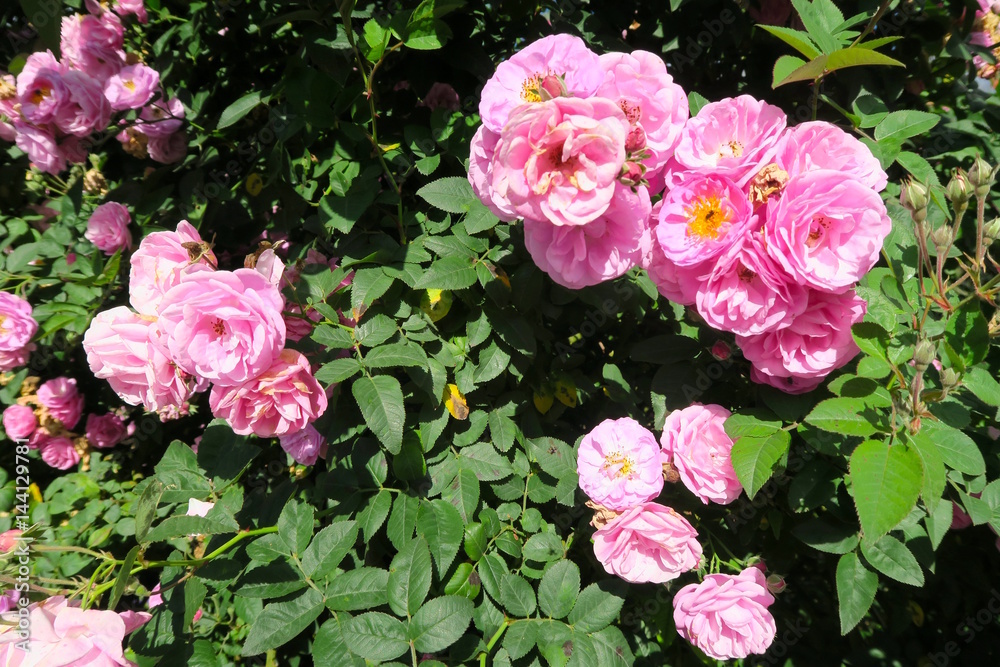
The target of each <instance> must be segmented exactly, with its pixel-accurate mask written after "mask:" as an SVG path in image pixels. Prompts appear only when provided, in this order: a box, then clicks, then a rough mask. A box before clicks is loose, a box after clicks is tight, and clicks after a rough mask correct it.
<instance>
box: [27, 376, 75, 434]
mask: <svg viewBox="0 0 1000 667" xmlns="http://www.w3.org/2000/svg"><path fill="white" fill-rule="evenodd" d="M38 402H39V403H41V404H42V405H44V406H45V407H46V408H47V409H48V411H49V414H50V415H52V416H53V417H55V418H56V419H58V420H59V421H60V422H62V425H63V426H65V427H66V428H68V429H71V428H73V427H74V426H76V424H77V422H79V421H80V416H81V415H82V414H83V396H81V395H80V392H79V391H78V390H77V388H76V380H74V379H72V378H67V377H58V378H55V379H54V380H49V381H48V382H45V383H43V384H42V386H40V387H39V388H38Z"/></svg>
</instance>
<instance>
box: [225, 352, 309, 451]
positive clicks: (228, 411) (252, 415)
mask: <svg viewBox="0 0 1000 667" xmlns="http://www.w3.org/2000/svg"><path fill="white" fill-rule="evenodd" d="M209 404H210V405H211V406H212V414H214V415H215V416H216V417H220V418H222V419H225V420H226V421H227V422H229V425H230V426H231V427H232V429H233V430H234V431H235V432H236V433H237V434H239V435H249V434H250V433H254V434H256V435H258V436H260V437H262V438H273V437H275V436H282V435H287V434H289V433H295V432H296V431H301V430H302V429H304V428H305V427H306V426H308V425H309V422H311V421H314V420H315V419H318V418H319V417H320V416H321V415H322V414H323V413H324V412H325V411H326V405H327V399H326V394H325V393H324V392H323V388H322V387H321V386H320V385H319V383H318V382H316V378H314V377H313V375H312V371H311V370H310V369H309V361H308V360H307V359H306V358H305V356H304V355H303V354H302V353H301V352H296V351H295V350H290V349H286V350H284V351H282V353H281V355H280V356H279V357H278V359H277V360H276V361H275V362H274V364H273V365H272V366H271V368H269V369H267V371H265V372H264V373H263V374H262V375H260V376H258V377H256V378H254V379H252V380H248V381H247V382H245V383H244V384H242V385H239V386H235V387H223V386H221V385H215V386H214V387H212V393H211V396H210V397H209Z"/></svg>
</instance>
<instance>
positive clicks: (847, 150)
mask: <svg viewBox="0 0 1000 667" xmlns="http://www.w3.org/2000/svg"><path fill="white" fill-rule="evenodd" d="M480 115H481V116H482V119H483V126H482V127H481V128H480V129H479V131H478V132H477V134H476V136H475V137H474V138H473V141H472V154H471V157H470V164H469V180H470V182H471V183H472V186H473V189H474V190H475V192H476V194H477V195H478V197H479V198H480V199H481V200H482V202H483V203H484V204H485V205H486V206H487V207H488V208H489V209H490V210H491V211H493V212H494V213H495V214H496V215H497V216H498V217H500V218H501V219H503V220H505V221H513V220H515V219H517V218H523V219H524V235H525V246H526V247H527V249H528V252H529V253H530V254H531V256H532V258H533V259H534V261H535V263H536V264H537V265H538V266H539V267H540V268H542V269H543V270H544V271H545V272H546V273H548V274H549V275H550V276H551V277H552V278H553V280H555V281H556V282H558V283H559V284H561V285H564V286H566V287H570V288H574V289H575V288H582V287H585V286H588V285H594V284H597V283H600V282H603V281H606V280H610V279H613V278H616V277H618V276H620V275H622V274H623V273H624V272H625V271H627V270H629V269H630V268H632V267H633V266H635V265H637V264H638V265H641V266H642V267H643V268H644V269H646V271H647V272H648V274H649V276H650V278H651V279H652V280H653V282H654V283H656V285H657V287H658V289H659V291H660V292H661V293H662V294H663V295H664V296H666V297H667V298H668V299H671V300H673V301H676V302H678V303H680V304H682V305H686V306H694V307H696V308H697V310H698V312H699V314H700V315H701V316H702V317H703V318H704V320H705V321H706V322H707V323H708V324H709V325H710V326H712V327H714V328H716V329H719V330H721V331H726V332H730V333H732V334H734V335H735V336H736V341H737V343H738V344H739V345H740V347H741V348H742V350H743V353H744V356H745V357H746V358H747V359H748V360H749V361H750V362H751V363H752V365H753V369H752V373H751V378H752V379H753V380H754V381H756V382H760V383H766V384H770V385H773V386H775V387H778V388H780V389H782V390H784V391H787V392H789V393H800V392H804V391H808V390H811V389H813V388H815V387H816V386H818V385H819V384H820V382H822V380H823V378H824V377H826V376H827V375H828V374H829V373H830V372H832V371H833V370H835V369H836V368H839V367H841V366H843V365H844V364H846V363H848V362H849V361H850V360H851V359H852V358H853V357H854V356H855V355H856V354H857V353H858V348H857V346H856V345H855V344H854V340H853V337H852V336H851V325H852V324H854V323H856V322H858V321H860V320H861V319H862V318H863V316H864V314H865V310H866V307H867V306H866V303H865V302H864V301H863V300H862V299H861V298H860V297H858V296H857V295H856V294H855V292H854V291H853V287H854V286H855V285H856V283H857V282H858V281H859V280H860V279H861V278H862V277H863V276H864V275H865V274H866V273H867V272H868V271H869V270H870V269H871V268H872V267H873V266H874V264H875V263H876V262H877V261H878V257H879V253H880V251H881V248H882V243H883V241H884V240H885V237H886V236H887V235H888V233H889V231H890V230H891V227H892V223H891V221H890V219H889V216H888V213H887V211H886V208H885V205H884V204H883V202H882V198H881V197H880V196H879V192H880V191H881V190H882V189H884V188H885V185H886V174H885V172H884V171H883V170H882V168H881V166H880V164H879V162H878V160H877V159H876V158H875V157H874V156H873V155H872V153H871V151H870V150H869V149H868V148H867V147H866V146H865V145H864V144H863V143H861V142H860V141H858V140H857V139H855V138H854V137H852V136H850V135H848V134H847V133H845V132H844V131H842V130H840V129H839V128H837V127H836V126H834V125H832V124H830V123H826V122H809V123H803V124H800V125H798V126H796V127H793V128H789V127H787V118H786V116H785V114H784V113H783V112H782V111H781V110H780V109H778V108H777V107H775V106H772V105H770V104H767V103H765V102H761V101H759V100H756V99H754V98H752V97H749V96H746V95H743V96H740V97H736V98H729V99H724V100H721V101H719V102H714V103H710V104H706V105H705V106H703V107H702V108H701V109H700V110H699V111H698V113H697V114H696V115H695V116H693V117H689V113H688V103H687V98H686V96H685V94H684V91H683V90H682V89H681V88H680V87H679V86H677V85H676V84H675V83H674V82H673V80H672V79H671V77H670V75H669V74H667V71H666V67H665V66H664V64H663V62H662V60H661V59H660V58H659V57H658V56H655V55H653V54H651V53H646V52H643V51H636V52H634V53H631V54H624V53H609V54H605V55H602V56H598V55H596V54H594V53H592V52H591V51H589V50H588V49H587V48H586V46H585V45H584V43H583V42H582V41H581V40H579V39H577V38H575V37H571V36H566V35H557V36H553V37H546V38H544V39H541V40H539V41H537V42H535V43H533V44H531V45H529V46H527V47H525V48H524V49H523V50H522V51H520V52H518V53H517V54H516V55H514V56H513V57H512V58H511V59H510V60H507V61H505V62H503V63H501V64H500V65H499V67H498V68H497V70H496V73H495V74H494V76H493V78H491V79H490V80H489V81H488V82H487V83H486V86H485V88H484V89H483V93H482V98H481V102H480ZM657 196H659V197H660V199H659V201H657V202H656V205H655V206H652V205H651V201H652V199H651V198H655V197H657Z"/></svg>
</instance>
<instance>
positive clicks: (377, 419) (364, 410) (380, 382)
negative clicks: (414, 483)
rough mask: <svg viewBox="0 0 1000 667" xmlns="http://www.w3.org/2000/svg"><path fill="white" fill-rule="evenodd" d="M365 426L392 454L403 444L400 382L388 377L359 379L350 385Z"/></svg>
mask: <svg viewBox="0 0 1000 667" xmlns="http://www.w3.org/2000/svg"><path fill="white" fill-rule="evenodd" d="M351 393H352V394H354V400H356V401H357V402H358V407H359V408H360V409H361V414H362V415H363V416H364V418H365V423H366V424H368V428H370V429H371V431H372V433H374V434H375V437H377V438H378V439H379V441H380V442H381V443H382V444H383V445H385V447H386V449H388V450H389V451H390V452H392V453H393V454H398V453H399V450H400V448H401V447H402V445H403V422H404V420H405V419H406V410H405V409H404V408H403V389H402V388H401V387H400V385H399V380H397V379H396V378H394V377H391V376H389V375H376V376H375V377H362V378H358V379H357V380H355V381H354V384H352V385H351Z"/></svg>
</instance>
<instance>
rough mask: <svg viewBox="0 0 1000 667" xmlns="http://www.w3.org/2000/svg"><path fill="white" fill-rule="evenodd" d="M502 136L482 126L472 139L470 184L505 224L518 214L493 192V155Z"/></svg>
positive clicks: (508, 203)
mask: <svg viewBox="0 0 1000 667" xmlns="http://www.w3.org/2000/svg"><path fill="white" fill-rule="evenodd" d="M499 141H500V135H499V134H497V133H495V132H491V131H490V130H489V129H487V127H486V126H485V125H480V126H479V129H478V130H476V134H475V135H473V137H472V143H471V145H470V153H469V183H471V184H472V189H473V191H475V193H476V196H477V197H479V200H480V201H481V202H483V204H485V205H486V208H488V209H490V211H491V212H492V213H493V215H495V216H496V217H498V218H500V219H501V220H503V221H504V222H511V221H512V220H516V219H517V212H516V211H515V210H514V208H513V206H511V204H510V202H509V201H507V200H506V199H505V198H504V197H501V196H500V195H498V194H497V193H496V191H495V190H493V186H492V185H491V183H492V180H493V155H494V153H496V148H497V142H499Z"/></svg>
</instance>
